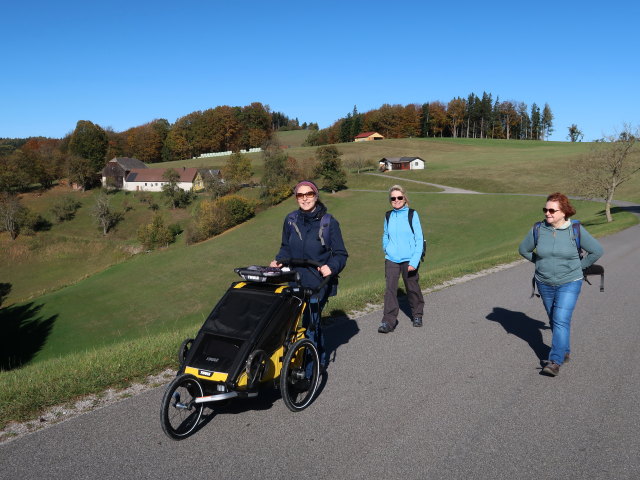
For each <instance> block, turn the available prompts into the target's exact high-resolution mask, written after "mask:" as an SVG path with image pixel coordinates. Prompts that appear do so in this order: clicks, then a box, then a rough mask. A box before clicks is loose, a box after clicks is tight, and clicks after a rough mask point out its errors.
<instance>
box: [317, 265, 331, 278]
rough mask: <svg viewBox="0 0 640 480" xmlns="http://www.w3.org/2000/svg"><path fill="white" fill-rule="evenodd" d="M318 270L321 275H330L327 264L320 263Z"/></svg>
mask: <svg viewBox="0 0 640 480" xmlns="http://www.w3.org/2000/svg"><path fill="white" fill-rule="evenodd" d="M318 271H319V272H320V274H321V275H322V276H323V277H328V276H329V275H331V268H329V265H322V266H321V267H318Z"/></svg>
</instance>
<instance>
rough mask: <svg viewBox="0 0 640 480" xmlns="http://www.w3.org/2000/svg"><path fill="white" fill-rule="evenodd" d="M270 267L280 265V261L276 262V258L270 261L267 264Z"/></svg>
mask: <svg viewBox="0 0 640 480" xmlns="http://www.w3.org/2000/svg"><path fill="white" fill-rule="evenodd" d="M269 266H270V267H273V268H280V267H282V264H281V263H280V262H278V261H277V260H272V261H271V263H270V264H269Z"/></svg>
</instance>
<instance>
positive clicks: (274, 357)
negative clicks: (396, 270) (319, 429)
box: [160, 260, 329, 440]
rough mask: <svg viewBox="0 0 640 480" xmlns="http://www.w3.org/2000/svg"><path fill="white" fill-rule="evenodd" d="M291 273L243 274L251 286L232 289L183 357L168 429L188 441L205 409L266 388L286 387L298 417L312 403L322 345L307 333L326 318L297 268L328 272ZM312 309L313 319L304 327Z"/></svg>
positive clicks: (167, 408) (171, 388)
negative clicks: (303, 270)
mask: <svg viewBox="0 0 640 480" xmlns="http://www.w3.org/2000/svg"><path fill="white" fill-rule="evenodd" d="M282 263H283V265H286V267H283V268H281V269H280V268H271V267H261V266H251V267H245V268H236V269H235V272H236V273H238V275H240V277H242V279H243V281H239V282H234V283H232V284H231V286H230V287H229V289H228V290H227V292H226V293H225V294H224V296H223V297H222V298H221V299H220V301H219V302H218V304H217V305H216V306H215V307H214V308H213V310H212V311H211V313H210V314H209V316H208V317H207V319H206V320H205V322H204V324H203V325H202V327H201V328H200V331H199V332H198V334H197V336H196V338H195V339H187V340H185V341H184V342H183V343H182V345H181V346H180V349H179V351H178V359H179V362H180V368H179V369H178V372H177V375H176V378H175V379H174V380H173V381H172V382H171V383H170V384H169V385H168V386H167V389H166V391H165V394H164V397H163V399H162V407H161V410H160V420H161V424H162V429H163V430H164V432H165V433H166V434H167V435H168V436H169V437H170V438H172V439H175V440H181V439H183V438H186V437H188V436H189V435H191V434H192V433H194V432H195V431H196V429H197V428H198V425H199V424H200V423H201V419H202V414H203V410H204V406H205V404H211V403H215V402H221V401H225V400H230V399H232V398H236V397H238V398H249V397H255V396H257V395H258V393H259V389H260V387H261V386H263V385H268V384H271V385H273V386H274V387H276V388H278V387H279V388H280V393H281V395H282V399H283V400H284V403H285V405H286V406H287V407H288V408H289V409H290V410H291V411H294V412H297V411H300V410H303V409H305V408H306V407H308V406H309V404H311V402H312V400H313V397H314V395H315V393H316V390H317V388H318V385H319V383H320V359H319V355H318V349H317V346H316V345H315V343H314V342H313V341H311V340H310V339H309V338H307V334H308V333H309V332H307V329H313V328H315V325H317V322H318V321H319V320H320V318H319V317H320V312H319V311H318V310H319V309H318V299H317V298H316V297H315V296H314V295H315V294H316V293H317V292H318V291H320V290H321V289H322V287H323V286H324V285H325V284H326V283H327V282H328V280H329V277H326V278H325V281H324V282H323V284H322V285H320V286H319V287H318V288H317V289H315V290H313V291H312V290H310V289H306V288H303V287H302V286H301V285H300V283H299V276H298V275H297V274H296V273H295V271H294V270H293V269H291V268H290V267H294V266H309V267H317V266H320V265H318V264H316V262H313V261H310V260H289V261H284V262H282ZM305 309H309V311H310V314H311V315H310V318H311V321H310V322H309V325H307V326H306V327H305V326H303V322H302V319H303V314H304V311H305ZM312 338H315V337H314V336H312Z"/></svg>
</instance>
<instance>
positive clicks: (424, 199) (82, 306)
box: [0, 132, 640, 428]
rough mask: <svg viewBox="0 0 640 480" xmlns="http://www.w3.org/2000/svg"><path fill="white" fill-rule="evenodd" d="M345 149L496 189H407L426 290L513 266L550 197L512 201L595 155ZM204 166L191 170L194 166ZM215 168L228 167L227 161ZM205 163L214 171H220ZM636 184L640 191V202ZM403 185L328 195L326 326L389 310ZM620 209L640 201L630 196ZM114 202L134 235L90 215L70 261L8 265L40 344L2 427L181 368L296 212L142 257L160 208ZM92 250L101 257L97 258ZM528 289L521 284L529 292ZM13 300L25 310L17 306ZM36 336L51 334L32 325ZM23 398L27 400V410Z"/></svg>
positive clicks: (392, 146)
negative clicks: (331, 248)
mask: <svg viewBox="0 0 640 480" xmlns="http://www.w3.org/2000/svg"><path fill="white" fill-rule="evenodd" d="M285 133H287V134H288V133H290V132H285ZM283 143H284V142H283ZM298 143H300V142H298ZM338 149H339V150H340V151H341V152H342V153H343V159H348V158H356V157H357V156H362V157H363V158H367V159H371V160H375V161H376V162H377V160H379V159H380V158H382V157H384V156H393V157H397V156H408V155H417V156H420V157H422V158H423V159H425V160H426V162H427V168H426V169H425V170H424V171H409V172H393V173H391V172H390V173H389V174H387V177H390V176H391V175H393V176H394V177H395V176H397V177H400V178H407V179H412V180H422V181H426V182H432V183H438V184H443V185H450V186H455V187H461V188H467V189H473V190H476V191H481V192H487V194H486V195H451V194H439V193H437V189H435V188H433V187H429V186H426V185H420V184H418V183H414V182H406V183H404V185H405V187H406V188H407V189H408V192H409V195H410V199H411V206H412V207H413V208H415V209H416V210H417V211H418V212H420V215H421V218H422V219H423V226H424V231H425V235H426V237H427V241H428V251H427V256H426V259H425V264H424V265H423V266H422V267H421V270H422V278H421V281H422V284H423V286H424V287H428V286H433V285H438V284H441V283H442V282H443V281H445V280H449V279H452V278H455V277H458V276H461V275H464V274H467V273H472V272H476V271H479V270H482V269H484V268H487V267H491V266H494V265H497V264H501V263H507V262H511V261H514V260H517V259H518V258H519V256H518V254H517V246H518V244H519V242H520V241H521V240H522V238H523V237H524V235H525V234H526V232H527V230H528V228H530V226H531V224H532V223H533V222H534V221H536V220H539V219H540V218H541V213H540V208H541V206H542V204H543V201H544V199H543V198H541V197H539V196H528V195H527V196H525V195H508V194H510V193H528V194H533V195H544V194H547V193H549V192H551V191H555V190H561V191H564V192H566V193H568V194H571V193H572V191H571V178H570V174H566V173H565V171H566V168H567V167H568V165H569V163H570V161H571V160H572V159H574V158H577V157H579V156H580V155H581V154H583V153H584V152H585V151H586V150H587V149H588V144H569V143H566V144H565V143H549V142H519V141H518V142H516V141H511V142H509V141H504V140H501V141H490V140H466V139H459V140H455V139H446V140H445V139H443V140H440V139H427V140H425V139H405V140H384V141H379V142H364V143H360V144H352V143H350V144H341V145H338ZM314 151H315V148H310V147H301V146H299V145H295V144H294V142H292V143H291V146H290V148H289V149H288V152H289V154H290V155H292V156H294V157H296V158H297V159H304V158H311V157H312V156H313V152H314ZM254 155H255V154H254ZM208 160H211V159H208ZM194 161H195V160H186V161H185V162H184V165H185V166H186V165H187V163H188V162H194ZM216 162H220V163H219V164H218V166H221V165H223V164H224V159H216ZM252 162H253V163H254V164H255V166H256V170H258V167H259V166H260V165H259V164H260V158H259V156H254V157H252ZM182 165H183V164H181V165H180V166H182ZM189 166H191V165H189ZM206 166H214V168H215V167H216V165H211V163H209V164H208V165H206ZM639 181H640V180H637V179H635V180H634V182H635V188H636V190H633V191H634V192H635V194H636V195H637V191H638V189H637V187H638V182H639ZM394 183H403V182H402V181H398V180H396V179H393V178H382V177H379V176H372V175H366V174H360V175H356V174H350V175H349V180H348V187H349V188H347V189H346V190H343V191H341V192H338V193H335V194H329V193H323V194H322V200H323V201H324V202H325V203H326V204H327V205H328V207H329V210H330V211H331V212H332V213H333V214H334V215H335V217H336V218H337V219H338V220H339V221H340V224H341V228H342V231H343V235H344V238H345V243H346V246H347V249H348V251H349V261H348V265H347V268H346V269H345V271H344V272H343V274H342V275H341V278H340V286H339V295H338V296H337V297H336V298H335V299H332V300H331V302H330V303H329V305H328V307H327V309H326V311H325V315H338V314H340V315H341V314H344V313H349V312H354V311H358V310H361V309H363V308H365V307H366V306H367V305H369V304H374V305H375V304H379V303H380V302H381V298H382V291H383V288H384V278H383V277H384V272H383V255H382V251H381V246H380V243H381V242H380V240H381V234H382V227H383V219H384V212H385V211H386V210H387V209H388V208H389V206H388V202H387V199H386V190H387V188H388V187H389V186H390V185H392V184H394ZM631 190H632V189H631V188H630V191H631ZM94 194H95V192H86V193H83V194H80V195H79V197H80V198H82V199H84V200H83V201H84V202H85V203H87V204H88V202H90V201H91V198H92V197H91V196H92V195H94ZM45 196H46V194H45V195H43V196H42V197H38V198H32V199H29V201H30V202H32V203H31V205H32V206H33V207H34V208H37V205H38V202H42V205H41V207H40V208H43V209H44V205H46V198H45ZM129 197H131V198H129ZM617 198H619V199H626V200H632V201H634V200H635V201H638V200H640V199H636V198H634V195H629V197H623V196H622V193H621V195H619V196H618V197H617ZM114 202H121V203H119V205H122V202H126V203H127V204H128V205H129V206H133V208H132V210H131V212H133V213H132V214H131V216H130V218H129V219H127V218H126V217H125V221H128V222H130V224H129V223H127V224H125V223H124V222H123V224H122V225H120V226H119V228H118V229H117V231H115V232H114V234H113V235H111V234H110V235H109V236H108V238H106V239H105V238H101V237H102V235H101V234H100V233H99V232H98V231H97V230H96V228H95V226H94V225H92V224H91V223H90V221H91V219H90V218H88V217H89V216H88V215H87V214H86V212H85V213H84V215H85V217H83V218H80V217H81V214H82V211H83V210H82V209H81V210H80V211H79V212H78V214H77V218H76V219H74V220H73V221H72V222H74V221H75V222H77V224H74V226H73V229H72V230H71V231H69V232H65V235H66V237H67V239H66V240H65V241H62V240H60V242H58V243H56V244H62V245H65V242H69V245H70V247H69V248H67V249H66V250H64V251H65V252H67V253H66V255H67V256H66V257H65V256H64V255H62V254H60V255H59V256H58V257H57V258H47V257H46V256H43V257H42V258H41V257H40V256H38V255H32V256H31V257H29V256H25V257H24V259H22V260H19V259H17V258H11V259H8V258H5V257H4V256H3V258H1V259H0V266H1V267H2V272H3V274H2V277H3V280H2V281H3V282H7V283H11V284H12V285H15V286H18V287H14V289H12V293H11V295H14V292H15V290H16V289H17V290H18V291H19V292H20V294H19V295H16V296H15V297H11V296H10V297H8V299H7V301H5V304H4V305H3V308H2V309H0V319H2V320H3V324H4V322H9V321H13V322H16V321H17V322H19V323H20V324H21V325H22V326H25V325H30V326H31V327H32V328H31V330H28V331H29V332H31V333H32V335H31V336H30V337H29V338H21V339H20V341H24V342H25V348H26V349H27V350H28V349H30V350H28V351H29V353H30V355H31V358H30V361H29V362H28V363H27V364H26V365H25V366H23V367H21V368H18V369H14V370H9V371H2V372H0V412H2V413H0V428H2V426H4V425H5V424H6V423H7V422H9V421H11V420H24V419H27V418H31V417H32V416H34V415H36V414H37V413H38V412H40V411H42V409H44V408H46V407H47V406H51V405H56V404H59V403H62V402H66V401H71V400H72V399H73V398H76V397H78V396H81V395H83V394H87V393H96V392H100V391H102V390H104V389H105V388H107V387H109V386H112V385H117V386H120V385H125V384H127V383H128V382H131V381H133V380H136V379H139V378H142V377H144V376H145V375H147V374H149V373H153V372H157V371H160V370H162V369H164V368H166V367H175V366H176V365H175V358H174V357H175V350H176V349H177V346H178V345H179V343H180V341H181V339H182V338H184V337H186V336H193V335H194V334H195V333H196V332H197V329H198V328H199V326H200V324H201V323H202V321H203V320H204V318H205V317H206V315H207V314H208V313H209V311H210V309H211V308H212V307H213V306H214V305H215V303H216V301H217V300H218V299H219V298H220V296H221V295H222V293H223V292H224V291H225V290H226V288H228V286H229V285H230V283H231V282H233V281H236V280H238V277H236V276H235V274H234V273H233V268H235V267H237V266H246V265H251V264H266V263H268V262H269V261H270V260H271V259H272V258H273V256H274V254H275V252H276V251H277V249H278V247H279V240H280V239H279V236H280V232H281V228H282V221H283V218H284V216H285V214H286V213H287V212H289V211H291V210H292V209H294V208H295V205H294V201H293V200H292V199H289V200H287V201H285V202H283V203H282V204H280V205H277V206H275V207H272V208H269V209H266V210H263V211H260V212H259V213H258V214H257V215H256V216H255V218H253V219H251V220H249V221H248V222H246V223H244V224H242V225H239V226H237V227H235V228H233V229H231V230H229V231H227V232H225V233H224V234H222V235H220V236H218V237H215V238H212V239H210V240H208V241H206V242H202V243H200V244H197V245H191V246H186V245H185V244H184V242H182V241H178V242H177V243H176V244H174V245H172V246H171V247H169V248H167V249H163V250H159V251H154V252H150V253H138V254H135V255H134V254H132V253H131V250H127V248H129V249H131V248H134V247H135V245H134V243H135V242H132V241H131V237H130V233H131V231H133V230H134V225H135V224H136V222H139V221H142V220H143V219H145V218H150V211H148V209H147V208H146V207H143V206H140V207H139V206H138V205H137V203H136V202H137V200H135V198H134V197H133V196H131V195H125V194H124V193H122V192H121V193H119V194H116V195H114ZM138 203H139V202H138ZM575 205H576V207H577V210H578V215H577V218H579V219H580V220H581V221H582V222H583V224H584V225H585V226H586V227H587V228H588V229H589V231H590V232H592V233H593V234H595V235H596V236H601V235H605V234H608V233H612V232H614V231H618V230H620V229H623V228H626V227H628V226H630V225H633V224H635V223H637V218H636V217H635V216H634V215H632V214H630V213H627V212H624V211H621V210H616V211H615V213H614V218H615V221H614V222H613V223H611V224H607V223H606V220H605V218H604V215H603V211H602V204H600V203H596V202H589V201H576V202H575ZM83 208H84V207H83ZM168 214H169V215H174V217H172V219H171V220H172V221H181V219H180V218H179V217H180V216H186V215H188V211H186V212H185V211H176V212H173V213H172V212H169V213H168ZM135 215H138V216H139V218H137V217H136V216H135ZM183 220H184V218H183ZM72 222H70V225H69V226H71V223H72ZM81 222H84V223H83V224H80V223H81ZM44 234H50V235H51V236H52V237H51V238H53V236H54V234H57V233H56V230H55V227H54V228H52V230H51V231H50V232H44ZM59 235H60V236H62V234H59ZM19 238H20V237H19ZM37 238H38V236H36V237H33V239H32V241H34V242H36V241H38V240H37ZM2 241H3V242H4V241H5V239H4V238H2ZM40 241H42V240H40ZM52 243H53V241H52ZM58 248H60V249H61V250H62V247H58ZM31 251H38V249H37V248H34V249H32V250H31ZM94 251H95V256H89V254H90V253H91V252H94ZM114 251H115V252H116V253H114ZM58 253H59V252H58ZM52 257H56V256H55V255H52ZM2 262H4V263H2ZM47 273H48V275H47ZM41 277H42V278H41ZM31 284H33V285H31ZM527 288H528V285H523V286H522V289H523V295H524V294H526V293H527V292H526V290H527ZM42 292H46V293H44V294H42ZM14 298H21V299H22V301H15V300H13V301H12V299H14ZM25 299H29V300H28V301H25ZM36 326H42V328H40V329H37V328H33V327H36ZM372 328H373V326H372ZM17 331H18V332H19V331H20V329H18V330H17ZM26 331H27V330H26V329H25V332H26ZM33 332H36V335H33ZM133 352H135V353H133ZM143 358H144V360H142V359H143ZM24 398H29V400H30V401H29V402H24V401H23V400H24Z"/></svg>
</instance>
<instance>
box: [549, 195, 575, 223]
mask: <svg viewBox="0 0 640 480" xmlns="http://www.w3.org/2000/svg"><path fill="white" fill-rule="evenodd" d="M547 202H558V206H559V207H560V210H562V213H564V216H565V217H566V218H567V219H569V218H571V217H573V216H574V215H575V214H576V209H575V208H573V205H571V202H570V201H569V199H568V198H567V196H566V195H565V194H564V193H560V192H555V193H552V194H551V195H549V196H548V197H547Z"/></svg>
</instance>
